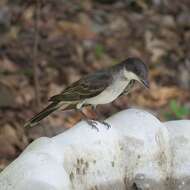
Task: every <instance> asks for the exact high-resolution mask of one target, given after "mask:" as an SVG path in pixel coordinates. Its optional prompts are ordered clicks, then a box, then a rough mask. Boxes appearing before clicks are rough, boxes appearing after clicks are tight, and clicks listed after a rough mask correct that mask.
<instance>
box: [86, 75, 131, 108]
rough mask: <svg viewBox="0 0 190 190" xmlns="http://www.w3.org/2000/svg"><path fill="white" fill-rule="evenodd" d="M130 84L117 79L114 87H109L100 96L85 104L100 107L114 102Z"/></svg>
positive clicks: (88, 100)
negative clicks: (99, 105)
mask: <svg viewBox="0 0 190 190" xmlns="http://www.w3.org/2000/svg"><path fill="white" fill-rule="evenodd" d="M128 84H129V81H127V80H124V79H123V80H121V79H116V80H115V82H114V83H113V84H112V86H109V87H107V88H106V89H105V90H104V91H103V92H102V93H100V94H99V95H97V96H95V97H93V98H89V99H86V100H85V104H91V105H98V104H107V103H110V102H112V101H114V100H115V99H116V98H117V97H118V96H119V95H120V94H121V93H122V92H123V91H124V89H125V88H126V86H127V85H128Z"/></svg>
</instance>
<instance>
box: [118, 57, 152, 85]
mask: <svg viewBox="0 0 190 190" xmlns="http://www.w3.org/2000/svg"><path fill="white" fill-rule="evenodd" d="M122 64H123V65H124V75H125V77H126V78H127V79H128V80H136V81H138V82H140V83H141V84H143V85H144V86H145V87H147V88H149V80H148V68H147V66H146V65H145V63H144V62H143V61H141V60H140V59H139V58H128V59H126V60H124V61H123V62H122Z"/></svg>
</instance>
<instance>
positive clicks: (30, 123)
mask: <svg viewBox="0 0 190 190" xmlns="http://www.w3.org/2000/svg"><path fill="white" fill-rule="evenodd" d="M62 105H63V103H60V102H52V103H51V104H49V105H48V106H47V107H46V108H45V109H43V110H42V111H41V112H40V113H38V114H37V115H35V116H34V117H33V118H32V119H30V120H29V121H28V122H27V123H26V124H25V125H24V127H32V126H35V125H36V124H38V123H39V121H41V120H42V119H44V118H45V117H47V116H48V115H49V114H50V113H52V112H54V111H55V110H57V109H59V108H60V107H61V106H62Z"/></svg>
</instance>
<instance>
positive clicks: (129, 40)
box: [0, 0, 190, 169]
mask: <svg viewBox="0 0 190 190" xmlns="http://www.w3.org/2000/svg"><path fill="white" fill-rule="evenodd" d="M38 5H39V6H36V2H35V1H32V0H29V1H21V0H14V1H12V0H1V1H0V169H3V168H4V167H5V166H6V165H7V164H8V163H9V162H10V161H12V160H13V159H14V158H16V157H17V156H18V155H19V154H20V152H21V151H22V150H23V149H24V147H25V146H26V145H27V144H28V143H29V142H31V141H32V140H34V139H35V138H37V137H39V136H44V135H46V136H52V135H55V134H57V133H60V132H61V131H64V130H65V129H66V128H69V127H72V126H73V125H74V124H75V123H76V122H77V121H79V120H80V119H81V116H80V114H79V113H76V112H73V111H68V112H63V111H58V112H56V113H55V114H53V115H52V116H50V117H49V118H48V119H46V120H45V121H44V122H43V123H42V124H40V126H39V127H36V128H32V129H28V130H25V129H23V124H24V122H25V121H26V120H28V119H29V118H31V117H32V116H33V115H34V114H35V113H36V112H38V111H39V110H40V107H41V108H42V107H44V106H45V105H46V104H47V101H48V99H49V97H50V96H52V95H54V94H56V93H58V92H60V91H61V90H62V89H64V88H65V87H66V86H67V85H68V84H70V83H72V82H74V81H76V80H77V79H79V78H80V77H81V76H83V75H85V74H87V73H89V72H93V71H94V70H97V69H100V68H103V67H107V66H110V65H113V64H117V63H118V62H119V61H121V60H123V59H125V58H126V57H129V56H137V57H140V58H142V59H143V60H144V62H146V63H147V65H148V66H149V68H150V82H151V89H150V90H144V89H143V88H140V87H137V88H136V89H135V90H134V92H133V93H131V94H129V96H127V97H121V98H119V99H118V100H117V101H115V102H114V103H112V104H109V105H105V106H99V107H98V111H99V112H101V114H102V116H104V117H108V116H109V115H111V114H113V113H115V112H117V111H119V110H122V109H125V108H128V107H140V108H143V109H146V110H149V111H151V112H153V113H154V114H155V115H156V116H158V117H159V118H160V119H161V120H168V119H183V118H190V93H189V92H190V43H189V42H190V2H189V1H188V0H181V1H178V0H173V1H170V0H138V1H135V0H117V1H116V0H84V1H77V0H54V1H51V0H41V1H40V3H39V4H38ZM36 10H38V11H36ZM36 13H37V15H38V17H37V19H36V16H35V15H36ZM36 37H37V38H38V44H37V46H36V44H35V40H36ZM35 46H36V49H35ZM34 62H36V63H37V69H34V68H33V64H34ZM34 70H36V71H35V72H36V76H37V77H38V79H39V81H38V83H39V87H40V93H39V97H40V100H41V103H38V105H36V99H37V97H36V95H35V85H34V79H33V78H34ZM86 113H87V114H88V115H89V116H90V117H93V116H94V113H93V112H92V111H91V110H90V109H86Z"/></svg>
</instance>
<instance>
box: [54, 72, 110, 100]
mask: <svg viewBox="0 0 190 190" xmlns="http://www.w3.org/2000/svg"><path fill="white" fill-rule="evenodd" d="M112 80H113V79H112V75H111V73H108V72H105V71H99V72H96V73H94V74H90V75H87V76H86V77H84V78H82V79H80V80H79V81H77V82H75V83H73V84H71V85H70V86H69V87H67V88H66V89H65V90H63V92H61V93H60V94H58V95H55V96H53V97H51V98H50V101H64V102H73V101H75V102H77V101H81V100H84V99H87V98H91V97H94V96H97V95H98V94H100V93H101V92H102V91H103V90H104V89H105V88H106V87H108V86H109V84H111V82H112Z"/></svg>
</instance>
